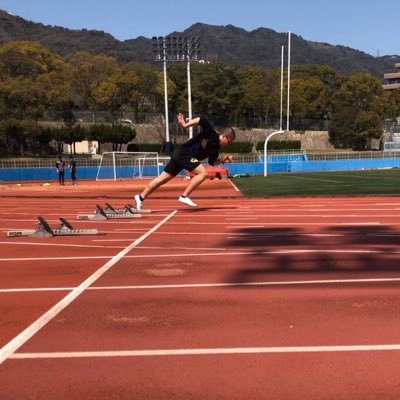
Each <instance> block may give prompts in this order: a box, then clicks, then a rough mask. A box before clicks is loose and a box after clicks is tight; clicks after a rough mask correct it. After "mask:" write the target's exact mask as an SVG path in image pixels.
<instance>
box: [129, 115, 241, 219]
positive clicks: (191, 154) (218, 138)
mask: <svg viewBox="0 0 400 400" xmlns="http://www.w3.org/2000/svg"><path fill="white" fill-rule="evenodd" d="M177 117H178V124H179V125H180V126H182V127H183V128H185V129H187V128H190V127H191V126H196V125H199V126H200V127H201V129H202V130H201V132H200V133H199V134H198V135H196V136H195V137H193V138H191V139H189V140H188V141H187V142H185V143H184V144H183V145H182V146H181V147H179V148H178V149H176V150H175V151H174V152H173V153H172V156H171V159H170V161H169V162H168V164H167V165H166V166H165V168H164V171H163V172H162V173H161V175H160V176H159V177H157V178H155V179H153V180H152V181H151V182H150V183H149V184H148V185H147V186H146V188H145V189H144V190H143V192H142V193H140V194H137V195H135V196H134V199H135V202H136V209H137V210H139V211H140V210H141V209H142V207H143V202H144V200H145V199H146V198H147V196H149V195H150V194H151V193H153V192H154V191H155V190H156V189H158V188H159V187H160V186H162V185H164V184H165V183H167V182H168V181H170V180H171V179H172V178H174V177H175V176H176V175H178V174H179V172H181V171H182V170H183V169H186V170H187V171H189V172H192V173H193V174H194V177H193V178H192V179H191V180H190V181H189V184H188V185H187V187H186V189H185V190H184V191H183V193H182V195H181V196H180V197H179V198H178V201H180V202H181V203H183V204H186V205H188V206H191V207H196V206H197V204H196V203H194V202H193V201H192V200H191V199H190V197H189V196H190V194H191V193H192V191H193V190H194V189H196V188H197V187H198V186H199V185H200V184H201V183H202V182H204V180H205V179H207V177H208V175H207V170H206V168H205V167H204V165H202V163H201V160H204V159H206V158H208V164H210V165H215V164H220V163H226V162H232V160H233V159H232V156H231V155H230V154H229V155H226V156H224V157H223V159H219V158H218V157H219V151H220V149H221V147H225V146H227V145H229V144H231V143H232V142H233V141H234V140H235V131H234V129H232V128H224V129H222V130H221V131H219V132H218V131H216V130H215V128H214V127H213V126H212V125H211V123H210V122H209V121H208V120H207V118H205V117H203V116H200V117H196V118H193V119H191V120H189V121H186V120H185V117H184V115H183V114H182V113H179V114H178V115H177Z"/></svg>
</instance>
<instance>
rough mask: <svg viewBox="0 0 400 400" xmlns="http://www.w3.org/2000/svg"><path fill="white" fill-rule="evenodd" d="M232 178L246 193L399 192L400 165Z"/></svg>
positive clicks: (395, 193)
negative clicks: (376, 168) (395, 166)
mask: <svg viewBox="0 0 400 400" xmlns="http://www.w3.org/2000/svg"><path fill="white" fill-rule="evenodd" d="M232 181H233V183H234V184H235V185H236V186H237V187H238V188H239V189H240V190H241V191H242V193H243V194H244V195H245V196H246V197H272V196H336V195H338V196H339V195H349V196H351V195H379V194H385V195H400V169H391V170H368V171H329V172H309V173H282V174H270V175H268V176H267V177H264V176H259V175H258V176H251V177H246V178H232Z"/></svg>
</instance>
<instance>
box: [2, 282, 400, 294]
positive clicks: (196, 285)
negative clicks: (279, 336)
mask: <svg viewBox="0 0 400 400" xmlns="http://www.w3.org/2000/svg"><path fill="white" fill-rule="evenodd" d="M397 282H400V278H360V279H322V280H308V281H275V282H274V281H264V282H226V283H187V284H170V285H125V286H91V287H89V288H87V290H88V291H92V290H99V291H102V290H104V291H106V290H146V289H150V290H151V289H196V288H200V289H204V288H220V287H221V288H224V287H241V286H244V287H246V286H303V285H332V284H335V285H337V284H355V283H357V284H358V283H359V284H365V283H397ZM74 289H75V288H74V287H60V288H20V289H0V293H29V292H51V291H55V292H57V291H71V290H74Z"/></svg>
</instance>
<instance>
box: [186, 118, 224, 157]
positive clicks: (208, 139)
mask: <svg viewBox="0 0 400 400" xmlns="http://www.w3.org/2000/svg"><path fill="white" fill-rule="evenodd" d="M199 125H200V126H201V132H200V133H199V134H198V135H196V136H194V137H193V138H191V139H189V140H188V141H187V142H186V143H184V144H183V145H182V147H183V148H184V149H185V150H186V151H187V152H189V153H190V154H191V155H193V157H195V158H197V159H198V160H199V161H201V160H204V159H206V158H208V163H209V164H210V165H214V162H215V160H216V159H217V158H218V155H219V150H220V145H219V133H218V132H217V131H216V130H215V129H214V128H213V126H212V125H211V124H210V122H209V121H208V120H207V118H205V117H203V116H201V117H200V123H199Z"/></svg>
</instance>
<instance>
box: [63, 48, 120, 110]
mask: <svg viewBox="0 0 400 400" xmlns="http://www.w3.org/2000/svg"><path fill="white" fill-rule="evenodd" d="M68 61H69V63H70V65H71V68H72V70H71V92H72V95H71V96H72V100H73V102H74V103H75V104H76V105H78V106H79V107H81V108H82V109H88V110H91V111H96V110H100V109H101V107H103V104H102V103H101V102H100V104H99V103H98V102H97V98H96V90H99V86H100V85H101V84H102V82H103V81H104V80H106V79H109V78H110V77H111V76H113V75H114V74H116V73H118V71H119V66H118V63H117V61H116V60H115V59H114V58H112V57H107V56H104V55H93V54H90V53H87V52H79V53H75V54H74V55H73V56H72V57H71V58H70V59H69V60H68Z"/></svg>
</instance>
